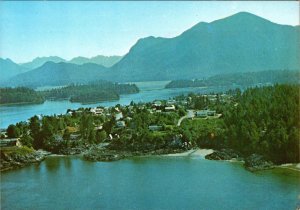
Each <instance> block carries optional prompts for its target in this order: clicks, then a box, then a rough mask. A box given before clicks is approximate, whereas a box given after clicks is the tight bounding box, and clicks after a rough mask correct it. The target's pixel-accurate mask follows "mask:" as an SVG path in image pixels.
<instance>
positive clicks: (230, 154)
mask: <svg viewBox="0 0 300 210" xmlns="http://www.w3.org/2000/svg"><path fill="white" fill-rule="evenodd" d="M205 159H208V160H236V161H243V162H244V167H245V168H246V169H247V170H249V171H251V172H255V171H260V170H267V169H272V168H274V167H275V165H274V163H272V162H271V161H268V160H266V159H265V158H264V157H263V156H262V155H258V154H252V155H250V156H248V157H246V158H244V157H242V156H241V154H239V153H238V152H236V151H234V150H232V149H221V150H219V151H214V152H213V153H211V154H209V155H206V156H205Z"/></svg>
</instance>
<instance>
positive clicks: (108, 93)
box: [41, 81, 139, 103]
mask: <svg viewBox="0 0 300 210" xmlns="http://www.w3.org/2000/svg"><path fill="white" fill-rule="evenodd" d="M138 92H139V89H138V87H137V86H136V85H135V84H118V83H112V82H107V81H97V82H93V83H89V84H86V85H76V84H72V85H69V86H66V87H62V88H57V89H51V90H47V91H42V92H41V93H42V94H43V95H44V96H45V98H47V99H52V100H57V99H69V100H70V101H71V102H81V103H89V102H101V101H109V100H118V99H119V97H120V95H121V94H132V93H138Z"/></svg>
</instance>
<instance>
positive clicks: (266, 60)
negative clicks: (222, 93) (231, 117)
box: [5, 12, 300, 86]
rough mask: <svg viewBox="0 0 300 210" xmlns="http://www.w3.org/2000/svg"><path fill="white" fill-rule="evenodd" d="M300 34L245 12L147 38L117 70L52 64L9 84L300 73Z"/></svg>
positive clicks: (137, 44)
mask: <svg viewBox="0 0 300 210" xmlns="http://www.w3.org/2000/svg"><path fill="white" fill-rule="evenodd" d="M299 30H300V28H299V26H288V25H280V24H276V23H272V22H270V21H269V20H266V19H263V18H261V17H258V16H256V15H253V14H251V13H246V12H240V13H237V14H235V15H232V16H229V17H227V18H224V19H220V20H216V21H213V22H211V23H206V22H200V23H198V24H196V25H195V26H193V27H192V28H190V29H188V30H186V31H185V32H183V33H182V34H180V35H179V36H177V37H174V38H161V37H157V38H156V37H153V36H150V37H147V38H142V39H140V40H138V41H137V43H136V44H135V45H134V46H132V48H131V49H130V51H129V52H128V53H127V54H126V55H125V56H124V57H122V58H121V60H120V61H117V62H116V63H115V64H114V65H112V66H108V67H104V66H102V65H97V64H93V65H87V64H85V65H75V64H71V63H66V61H64V63H54V62H52V63H49V62H47V63H45V64H44V65H42V66H40V67H38V68H36V69H34V70H31V71H29V72H25V73H22V74H19V75H17V76H14V77H13V78H12V79H11V80H10V82H7V83H5V85H12V86H19V85H27V86H28V85H33V86H35V85H50V84H51V85H62V84H68V83H70V82H83V81H88V80H99V79H102V80H110V81H117V82H129V81H130V82H133V81H151V80H176V79H193V78H203V77H208V76H212V75H216V74H226V73H235V72H250V71H251V72H254V71H263V70H278V69H279V70H280V69H288V70H298V69H299V65H300V62H299V55H300V53H299V35H300V34H299V32H300V31H299ZM74 60H75V63H77V64H82V63H83V62H85V59H84V58H75V59H74ZM83 72H84V73H83ZM58 75H60V76H58ZM40 77H44V78H40ZM80 77H81V78H80ZM50 78H51V79H50Z"/></svg>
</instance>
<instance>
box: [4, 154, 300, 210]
mask: <svg viewBox="0 0 300 210" xmlns="http://www.w3.org/2000/svg"><path fill="white" fill-rule="evenodd" d="M287 173H289V171H288V170H286V171H285V172H282V173H281V172H277V171H276V170H274V171H263V172H259V173H250V172H248V171H246V170H244V168H243V167H242V166H240V165H239V164H234V163H229V162H218V161H207V160H203V159H194V158H189V157H143V158H132V159H127V160H121V161H116V162H108V163H107V162H87V161H83V160H82V159H81V158H80V157H48V158H47V159H46V160H45V161H43V162H42V163H41V164H40V165H35V164H33V165H30V166H28V167H25V168H22V169H18V170H15V171H10V172H8V173H3V174H1V176H2V177H1V187H0V188H1V195H2V198H5V199H2V200H1V202H2V203H1V205H2V207H3V209H97V208H101V209H149V208H150V209H214V208H215V209H224V208H225V209H226V208H227V209H256V208H257V207H261V209H295V208H296V206H297V202H298V199H297V196H298V195H299V193H300V182H299V179H298V178H299V176H300V175H299V174H298V175H297V176H294V175H293V174H292V175H291V176H289V175H288V174H287ZM291 173H293V172H291ZM28 192H31V193H28ZM33 195H34V196H33ZM16 201H22V202H16ZM51 201H52V202H51ZM216 201H218V202H216ZM225 204H226V205H225Z"/></svg>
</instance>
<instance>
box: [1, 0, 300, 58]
mask: <svg viewBox="0 0 300 210" xmlns="http://www.w3.org/2000/svg"><path fill="white" fill-rule="evenodd" d="M298 7H299V5H298V2H278V1H277V2H258V1H256V2H247V1H244V2H211V1H210V2H145V1H141V2H78V1H75V2H74V1H73V2H47V1H38V2H3V1H1V2H0V57H4V58H7V57H9V58H11V59H12V60H14V61H16V62H25V61H29V60H32V59H33V58H35V57H37V56H49V55H57V56H60V57H63V58H65V59H70V58H72V57H75V56H87V57H91V56H95V55H124V54H126V53H127V52H128V51H129V49H130V47H131V46H132V45H133V44H135V43H136V41H137V40H138V39H139V38H142V37H147V36H162V37H174V36H177V35H179V34H181V33H182V32H183V31H185V30H187V29H188V28H190V27H192V26H193V25H195V24H196V23H198V22H200V21H205V22H211V21H213V20H216V19H220V18H224V17H226V16H229V15H232V14H234V13H237V12H240V11H247V12H251V13H253V14H256V15H259V16H262V17H264V18H267V19H269V20H271V21H273V22H276V23H280V24H288V25H298V24H299V19H298V16H299V15H298V11H299V8H298Z"/></svg>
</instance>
